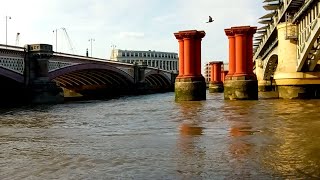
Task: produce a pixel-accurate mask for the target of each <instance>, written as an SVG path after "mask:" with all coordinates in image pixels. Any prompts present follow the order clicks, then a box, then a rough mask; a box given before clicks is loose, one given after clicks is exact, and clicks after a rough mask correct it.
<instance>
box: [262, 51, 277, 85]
mask: <svg viewBox="0 0 320 180" xmlns="http://www.w3.org/2000/svg"><path fill="white" fill-rule="evenodd" d="M277 66H278V48H277V47H276V48H274V49H273V51H272V52H271V53H270V54H269V55H268V56H267V57H266V58H265V60H264V65H263V79H264V80H270V79H271V77H273V75H274V72H275V71H276V69H277Z"/></svg>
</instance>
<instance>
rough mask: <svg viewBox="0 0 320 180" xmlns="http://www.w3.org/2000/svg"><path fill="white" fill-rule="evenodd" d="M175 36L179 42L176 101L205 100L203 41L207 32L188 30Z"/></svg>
mask: <svg viewBox="0 0 320 180" xmlns="http://www.w3.org/2000/svg"><path fill="white" fill-rule="evenodd" d="M174 35H175V37H176V38H177V40H178V41H179V75H178V77H177V78H176V81H175V99H176V101H198V100H205V99H206V83H205V79H204V77H203V76H202V75H201V40H202V38H203V37H204V36H205V32H204V31H197V30H188V31H179V32H177V33H174ZM181 65H183V66H181Z"/></svg>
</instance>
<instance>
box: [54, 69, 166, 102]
mask: <svg viewBox="0 0 320 180" xmlns="http://www.w3.org/2000/svg"><path fill="white" fill-rule="evenodd" d="M52 80H53V81H54V82H56V83H57V85H59V86H60V87H62V88H63V89H64V95H65V97H82V96H83V97H88V98H91V97H95V98H101V97H103V98H110V97H115V96H120V95H130V94H140V93H152V92H165V91H169V90H171V83H170V82H169V81H168V79H166V78H165V77H164V76H163V75H161V74H149V75H147V76H146V77H145V83H134V80H133V79H130V78H128V76H124V75H122V74H119V73H116V72H114V71H111V70H107V69H85V70H78V71H74V72H69V73H66V74H62V75H59V76H57V77H54V78H53V79H52Z"/></svg>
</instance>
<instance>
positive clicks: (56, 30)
mask: <svg viewBox="0 0 320 180" xmlns="http://www.w3.org/2000/svg"><path fill="white" fill-rule="evenodd" d="M59 29H63V28H59ZM59 29H55V30H53V31H52V32H53V33H54V32H56V52H58V30H59Z"/></svg>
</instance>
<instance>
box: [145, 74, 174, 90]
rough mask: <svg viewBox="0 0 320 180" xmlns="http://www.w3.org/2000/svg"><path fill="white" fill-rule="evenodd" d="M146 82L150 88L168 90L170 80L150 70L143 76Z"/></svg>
mask: <svg viewBox="0 0 320 180" xmlns="http://www.w3.org/2000/svg"><path fill="white" fill-rule="evenodd" d="M145 79H146V82H147V83H148V84H149V85H150V86H151V88H156V89H157V88H159V89H160V88H170V87H171V80H170V79H169V78H168V76H166V75H165V74H164V73H163V72H161V71H157V70H151V71H149V72H147V73H146V75H145Z"/></svg>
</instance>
